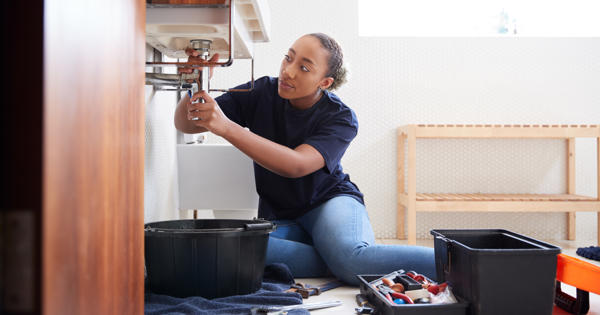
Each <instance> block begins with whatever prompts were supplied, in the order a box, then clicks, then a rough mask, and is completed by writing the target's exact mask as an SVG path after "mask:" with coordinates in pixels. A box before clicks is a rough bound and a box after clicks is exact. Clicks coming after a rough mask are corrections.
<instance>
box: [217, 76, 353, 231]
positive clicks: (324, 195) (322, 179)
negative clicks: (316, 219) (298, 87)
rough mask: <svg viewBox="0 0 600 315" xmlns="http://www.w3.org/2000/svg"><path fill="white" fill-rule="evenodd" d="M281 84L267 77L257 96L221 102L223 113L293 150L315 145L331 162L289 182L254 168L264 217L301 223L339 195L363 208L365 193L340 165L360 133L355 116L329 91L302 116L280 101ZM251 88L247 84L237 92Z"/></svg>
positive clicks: (250, 94) (224, 98)
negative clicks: (303, 217) (300, 221)
mask: <svg viewBox="0 0 600 315" xmlns="http://www.w3.org/2000/svg"><path fill="white" fill-rule="evenodd" d="M277 82H278V80H277V78H272V77H262V78H260V79H258V80H256V81H255V83H254V89H253V90H252V91H251V92H231V93H225V94H223V95H221V96H219V97H217V98H215V100H216V101H217V103H218V104H219V107H220V108H221V109H222V110H223V113H225V115H227V117H228V118H229V119H230V120H232V121H234V122H235V123H237V124H239V125H241V126H242V127H247V128H249V129H250V131H252V132H253V133H255V134H257V135H259V136H261V137H264V138H266V139H268V140H271V141H273V142H276V143H278V144H281V145H284V146H286V147H289V148H292V149H293V148H296V147H297V146H299V145H301V144H309V145H311V146H312V147H314V148H315V149H316V150H317V151H319V152H320V153H321V155H322V156H323V159H324V160H325V167H323V168H322V169H320V170H317V171H316V172H314V173H312V174H309V175H306V176H303V177H301V178H285V177H282V176H279V175H277V174H275V173H273V172H271V171H269V170H267V169H265V168H263V167H262V166H260V165H258V164H256V163H254V177H255V180H256V190H257V192H258V195H259V197H260V199H259V205H258V215H259V217H261V218H265V219H268V220H272V219H293V218H297V217H299V216H301V215H303V214H305V213H306V212H308V211H310V210H312V209H314V208H315V207H317V206H319V205H320V204H322V203H323V202H325V201H327V200H329V199H331V198H333V197H335V196H339V195H349V196H352V197H353V198H355V199H356V200H357V201H359V202H361V203H363V195H362V193H361V192H360V191H359V189H358V187H357V186H356V185H355V184H354V183H352V182H351V181H350V177H349V176H348V175H347V174H345V173H344V172H343V170H342V166H341V164H340V159H341V158H342V156H343V155H344V152H345V151H346V149H347V148H348V145H349V144H350V142H351V141H352V139H354V137H355V136H356V133H357V131H358V121H357V119H356V115H355V114H354V112H353V111H352V110H351V109H350V108H349V107H348V106H346V105H345V104H344V103H343V102H342V101H341V100H340V99H339V98H338V97H337V96H336V95H335V94H333V93H331V92H328V91H323V96H322V97H321V99H320V100H319V101H318V102H317V103H315V104H314V105H313V106H312V107H311V108H309V109H306V110H298V109H296V108H294V107H292V106H291V105H290V102H289V101H288V100H287V99H283V98H281V97H280V96H279V94H278V92H277ZM249 86H250V85H249V83H246V84H243V85H240V86H238V87H237V88H240V89H246V88H249Z"/></svg>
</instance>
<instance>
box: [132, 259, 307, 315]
mask: <svg viewBox="0 0 600 315" xmlns="http://www.w3.org/2000/svg"><path fill="white" fill-rule="evenodd" d="M292 283H294V278H293V277H292V276H291V274H290V271H289V269H288V268H287V266H285V265H283V264H272V265H268V266H267V267H265V273H264V277H263V284H262V287H261V288H260V289H259V290H258V291H257V292H255V293H252V294H247V295H236V296H229V297H223V298H216V299H212V300H208V299H205V298H203V297H198V296H193V297H187V298H176V297H172V296H168V295H160V294H154V293H151V292H146V294H145V296H144V314H146V315H158V314H161V315H162V314H170V315H175V314H177V315H182V314H189V315H192V314H194V315H205V314H206V315H209V314H251V309H252V308H253V307H273V306H276V305H280V306H283V305H294V304H302V297H301V296H300V294H298V293H286V292H283V291H284V290H287V289H289V288H290V284H292ZM288 314H290V315H306V314H310V313H309V312H308V311H306V310H293V311H290V312H289V313H288Z"/></svg>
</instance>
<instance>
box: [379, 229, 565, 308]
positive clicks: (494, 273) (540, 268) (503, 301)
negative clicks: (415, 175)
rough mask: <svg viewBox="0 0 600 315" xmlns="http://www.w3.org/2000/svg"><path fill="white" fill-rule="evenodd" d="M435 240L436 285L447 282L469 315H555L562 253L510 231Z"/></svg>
mask: <svg viewBox="0 0 600 315" xmlns="http://www.w3.org/2000/svg"><path fill="white" fill-rule="evenodd" d="M431 234H432V235H433V236H434V247H435V263H436V272H437V279H436V280H437V281H438V282H440V283H441V282H444V281H447V282H448V283H449V284H450V286H451V287H452V290H453V293H454V294H455V295H456V296H460V297H463V298H464V299H465V300H467V301H468V302H469V303H470V308H469V313H468V314H470V315H508V314H510V315H519V314H523V315H525V314H526V315H538V314H539V315H550V314H552V309H553V301H554V285H555V278H556V261H557V255H558V254H559V253H560V248H558V247H556V246H553V245H550V244H547V243H544V242H540V241H538V240H534V239H531V238H529V237H526V236H523V235H519V234H516V233H513V232H509V231H506V230H432V231H431ZM390 314H391V313H390ZM398 314H405V313H398ZM406 314H409V313H406ZM411 314H412V313H411ZM415 314H416V313H415ZM427 314H429V313H427ZM432 314H433V313H432ZM435 314H437V313H435ZM440 314H441V313H440ZM444 314H446V313H444ZM447 314H451V313H447ZM452 314H453V313H452Z"/></svg>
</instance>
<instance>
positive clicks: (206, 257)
mask: <svg viewBox="0 0 600 315" xmlns="http://www.w3.org/2000/svg"><path fill="white" fill-rule="evenodd" d="M274 229H275V228H274V225H273V224H272V223H271V222H269V221H264V220H173V221H162V222H153V223H147V224H145V229H144V234H145V260H146V271H147V274H148V279H147V280H148V288H149V290H150V291H152V292H154V293H158V294H166V295H170V296H176V297H187V296H202V297H205V298H209V299H212V298H216V297H224V296H230V295H238V294H248V293H252V292H255V291H256V290H258V289H259V288H260V287H261V284H262V278H263V273H264V267H265V255H266V252H267V243H268V240H269V233H270V232H272V231H273V230H274Z"/></svg>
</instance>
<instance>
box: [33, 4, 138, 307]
mask: <svg viewBox="0 0 600 315" xmlns="http://www.w3.org/2000/svg"><path fill="white" fill-rule="evenodd" d="M44 18H45V22H44V41H45V43H44V60H45V62H44V138H43V139H44V150H43V156H44V159H43V214H42V257H43V259H42V311H43V313H44V314H61V315H64V314H142V313H143V273H144V268H143V267H144V265H143V254H144V252H143V250H144V249H143V217H144V216H143V211H144V209H143V200H144V197H143V193H144V182H143V172H144V94H143V85H144V60H145V57H144V54H145V50H144V47H145V2H144V1H143V0H67V1H65V0H48V1H46V2H45V15H44Z"/></svg>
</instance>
